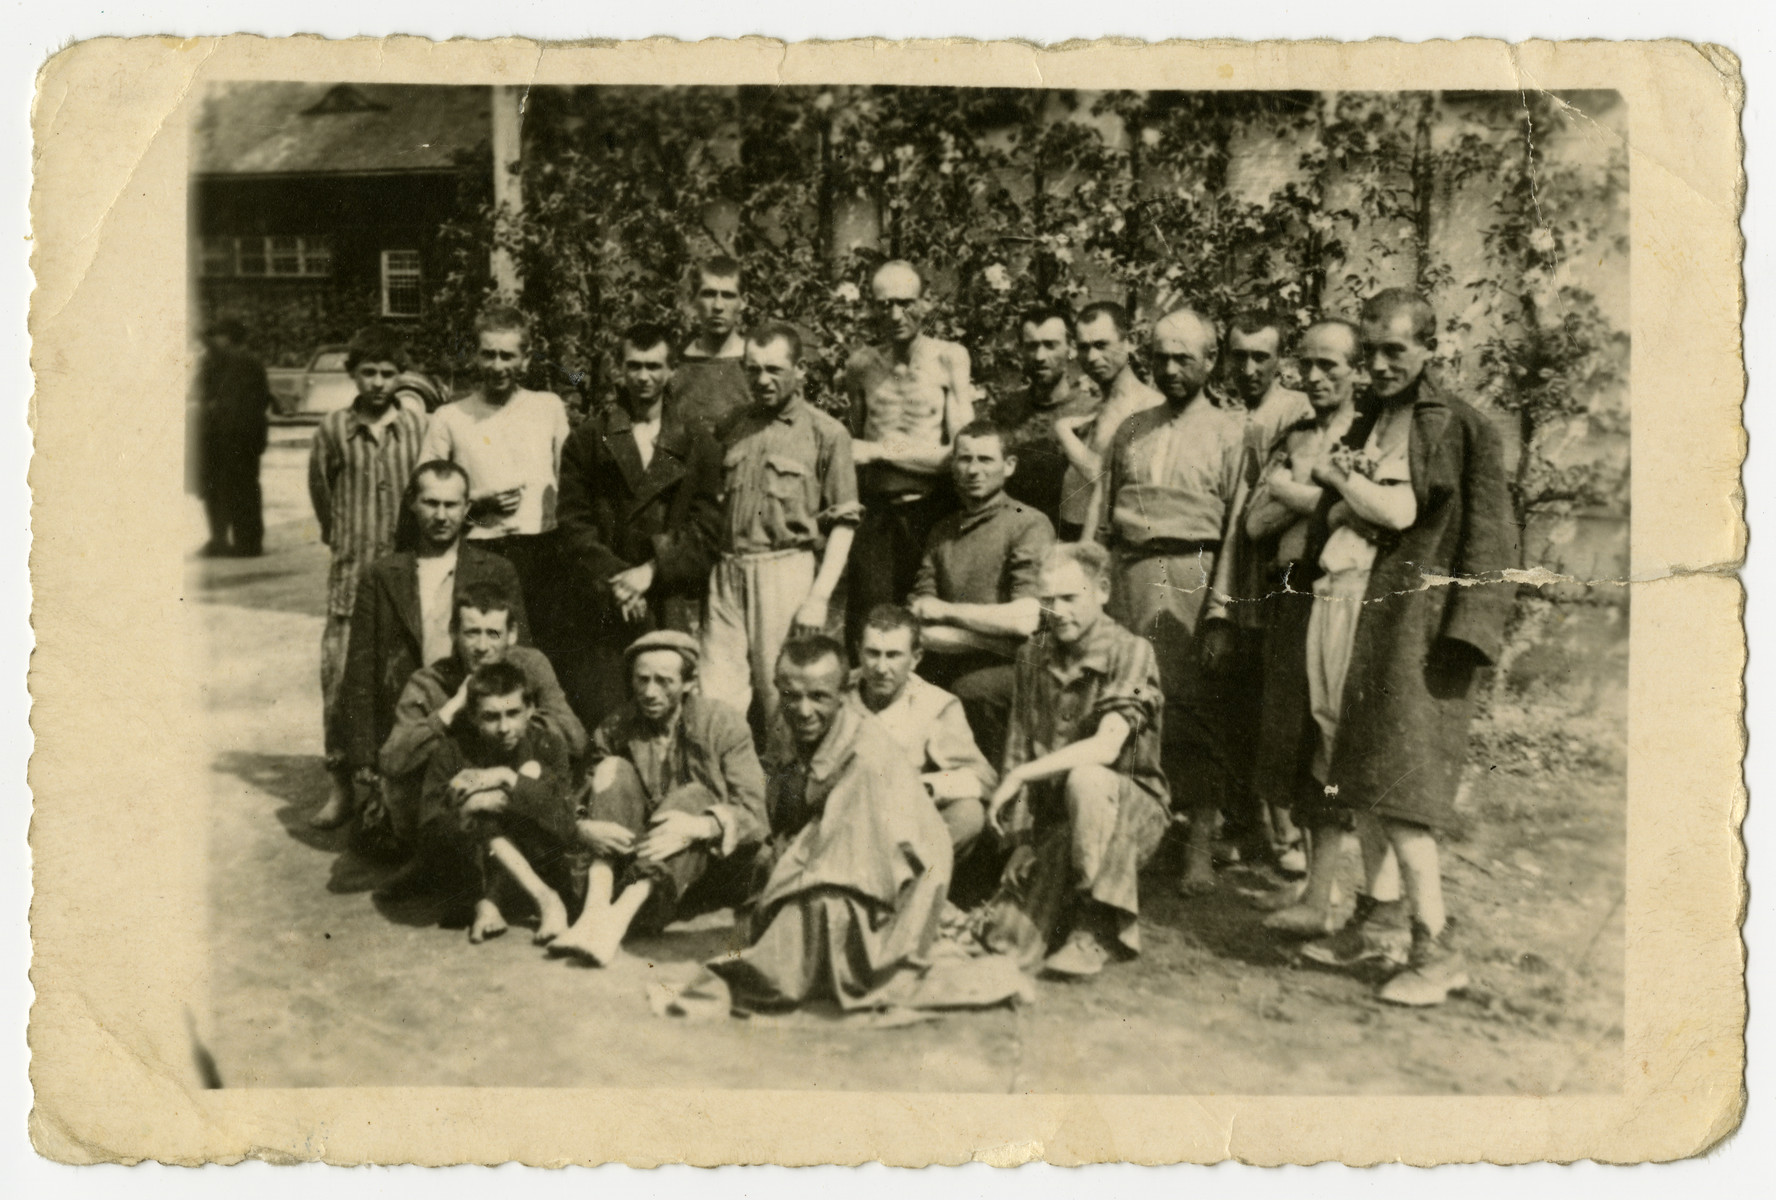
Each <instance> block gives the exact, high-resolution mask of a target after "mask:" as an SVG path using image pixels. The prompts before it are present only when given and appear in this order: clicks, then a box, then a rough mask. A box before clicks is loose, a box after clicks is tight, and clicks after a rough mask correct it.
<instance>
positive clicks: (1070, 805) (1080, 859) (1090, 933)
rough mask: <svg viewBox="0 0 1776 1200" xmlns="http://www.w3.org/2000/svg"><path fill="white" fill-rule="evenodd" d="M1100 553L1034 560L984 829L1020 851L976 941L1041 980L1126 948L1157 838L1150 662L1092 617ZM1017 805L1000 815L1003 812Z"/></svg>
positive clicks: (1080, 549) (1148, 648)
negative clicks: (1038, 630)
mask: <svg viewBox="0 0 1776 1200" xmlns="http://www.w3.org/2000/svg"><path fill="white" fill-rule="evenodd" d="M1109 566H1110V564H1109V555H1108V554H1107V552H1106V551H1105V550H1104V549H1103V548H1102V547H1101V546H1097V545H1094V544H1092V543H1089V542H1064V543H1061V544H1059V545H1056V546H1055V547H1054V548H1053V549H1051V550H1050V551H1049V552H1048V556H1047V558H1046V559H1045V560H1044V561H1043V565H1042V575H1041V596H1042V607H1043V611H1044V614H1045V621H1046V624H1047V629H1046V631H1045V632H1044V633H1042V634H1041V635H1039V636H1038V637H1036V638H1033V639H1031V641H1030V644H1029V645H1028V646H1026V647H1025V650H1024V653H1023V654H1022V655H1021V656H1020V657H1019V659H1018V665H1017V683H1016V687H1015V691H1014V698H1013V701H1012V714H1011V728H1010V733H1009V737H1008V738H1007V741H1006V745H1005V777H1004V779H1002V780H1001V781H1000V783H999V787H998V790H996V791H995V792H994V793H993V798H992V799H991V800H990V801H989V802H988V804H987V823H988V824H990V825H992V826H993V827H994V829H995V830H998V831H1000V832H1001V833H1005V832H1007V830H1008V829H1010V830H1012V836H1013V837H1014V839H1015V840H1018V841H1021V842H1023V843H1025V844H1023V845H1020V846H1019V848H1018V849H1016V850H1014V851H1013V853H1012V857H1011V861H1010V862H1008V863H1007V864H1006V867H1005V874H1004V877H1003V880H1002V882H1001V885H1000V891H999V895H998V896H997V897H996V898H995V899H994V900H993V902H992V904H991V905H990V907H989V909H988V913H987V920H986V925H985V928H984V930H983V933H982V940H983V941H984V942H985V943H986V944H987V945H988V946H989V947H991V948H993V949H995V950H1001V951H1005V952H1008V953H1012V954H1015V955H1016V956H1017V957H1018V959H1019V961H1020V962H1021V963H1022V964H1024V965H1026V966H1031V965H1034V963H1035V962H1036V960H1037V959H1038V958H1040V957H1041V956H1042V955H1044V954H1045V953H1047V951H1048V950H1049V948H1050V947H1051V946H1052V945H1053V944H1054V942H1055V941H1056V940H1057V937H1058V935H1060V934H1062V933H1065V934H1066V935H1067V941H1066V944H1065V945H1064V946H1062V947H1061V948H1060V949H1059V950H1057V951H1055V952H1054V953H1052V954H1048V956H1047V960H1046V962H1045V963H1044V965H1045V966H1046V968H1047V969H1048V971H1049V972H1050V973H1051V974H1055V975H1061V976H1068V977H1076V978H1077V977H1085V976H1090V975H1096V974H1097V973H1098V972H1099V971H1101V970H1103V968H1104V964H1105V963H1106V962H1108V961H1110V959H1111V958H1112V956H1114V955H1118V954H1121V955H1125V956H1126V955H1132V954H1134V953H1136V952H1137V951H1138V950H1139V948H1140V940H1139V923H1138V920H1137V914H1138V912H1139V906H1138V904H1137V903H1136V875H1137V873H1138V872H1139V871H1140V869H1141V866H1142V864H1144V863H1145V862H1146V861H1147V860H1148V859H1149V858H1151V857H1152V856H1153V853H1154V851H1155V850H1157V849H1158V848H1159V841H1160V837H1161V836H1162V835H1163V834H1164V833H1165V828H1166V822H1167V815H1166V813H1167V809H1168V807H1169V804H1170V789H1169V788H1168V786H1167V784H1166V777H1165V773H1164V772H1163V771H1162V770H1161V769H1160V758H1159V745H1160V714H1161V710H1162V707H1163V703H1164V702H1163V699H1162V697H1161V695H1160V690H1159V667H1158V665H1157V664H1156V663H1155V661H1154V658H1153V647H1152V645H1151V644H1150V643H1149V642H1148V641H1147V640H1146V639H1144V638H1139V637H1136V636H1135V635H1134V634H1132V633H1130V632H1128V631H1127V630H1126V629H1124V628H1122V626H1120V625H1118V624H1117V623H1116V622H1115V621H1112V620H1111V619H1110V618H1109V617H1108V616H1106V615H1105V614H1104V605H1105V604H1106V603H1107V602H1108V600H1109V595H1110V591H1109V589H1110V579H1109ZM1014 809H1021V810H1022V812H1021V814H1020V816H1019V819H1017V820H1015V821H1014V820H1012V819H1011V817H1012V810H1014Z"/></svg>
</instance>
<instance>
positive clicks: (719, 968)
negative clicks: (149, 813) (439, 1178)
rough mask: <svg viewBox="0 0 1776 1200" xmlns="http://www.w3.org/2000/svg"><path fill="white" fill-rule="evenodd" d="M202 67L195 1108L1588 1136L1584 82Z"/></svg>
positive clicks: (1606, 298)
mask: <svg viewBox="0 0 1776 1200" xmlns="http://www.w3.org/2000/svg"><path fill="white" fill-rule="evenodd" d="M200 86H201V87H202V89H203V90H202V93H201V98H200V99H199V100H198V101H197V103H196V104H195V107H194V109H193V111H194V114H195V120H194V123H193V125H192V128H191V137H190V147H189V150H190V163H189V188H188V208H189V237H188V244H187V251H188V260H189V272H190V277H189V293H188V301H189V303H188V331H189V338H190V344H191V346H192V347H193V361H194V362H195V364H196V366H195V370H194V371H193V374H192V379H191V385H190V392H189V400H188V405H187V419H188V427H189V438H188V445H187V487H188V491H189V493H190V495H189V497H188V498H187V500H186V508H185V513H186V518H187V519H186V522H185V525H184V526H183V527H182V528H183V536H184V538H185V543H184V545H183V546H182V547H181V549H182V550H183V551H184V552H185V553H187V554H188V555H189V561H188V562H187V564H186V584H185V598H186V599H187V601H192V602H195V604H196V605H197V612H198V613H199V620H200V621H201V623H202V628H203V633H204V646H205V653H204V658H203V661H202V662H201V663H200V665H199V670H200V671H201V673H202V676H203V679H202V688H203V695H204V703H205V705H206V709H205V711H204V712H203V714H202V716H201V722H202V725H203V729H202V733H203V735H204V737H205V739H206V741H207V745H208V746H209V750H208V752H207V756H208V760H207V765H208V776H207V785H208V794H207V797H206V800H205V803H206V811H207V813H208V817H207V839H208V840H207V849H206V851H205V853H206V856H207V869H208V877H207V883H206V888H207V895H208V916H207V930H206V935H205V936H206V937H207V952H208V955H209V967H208V975H207V987H208V1001H209V1005H208V1011H207V1012H206V1013H202V1014H197V1017H196V1019H195V1020H194V1023H193V1027H194V1029H195V1030H196V1031H197V1032H196V1034H195V1035H194V1037H195V1046H194V1051H195V1053H196V1054H197V1056H198V1061H199V1063H200V1067H201V1070H202V1073H203V1076H204V1080H205V1082H206V1084H207V1085H208V1086H211V1087H224V1088H230V1089H234V1088H337V1087H398V1086H416V1085H427V1086H502V1087H558V1088H559V1087H575V1088H591V1087H602V1088H660V1087H671V1088H749V1089H761V1088H762V1089H773V1090H784V1091H793V1090H819V1091H822V1092H840V1091H859V1092H881V1093H905V1092H945V1093H1001V1094H1008V1093H1009V1094H1016V1095H1025V1094H1044V1093H1102V1094H1119V1095H1142V1094H1148V1095H1151V1094H1173V1095H1189V1094H1204V1093H1237V1094H1246V1095H1252V1094H1294V1095H1354V1094H1364V1095H1392V1096H1399V1095H1491V1096H1536V1097H1549V1096H1568V1095H1599V1094H1602V1095H1609V1094H1620V1093H1621V1091H1622V1089H1623V1087H1624V1073H1625V1071H1626V1070H1627V1069H1628V1063H1627V1060H1626V1056H1625V1052H1624V1024H1625V1020H1626V1018H1625V1012H1624V988H1625V982H1624V972H1625V965H1624V964H1625V932H1624V929H1625V926H1624V920H1625V918H1624V901H1625V897H1626V890H1627V856H1626V846H1627V841H1626V830H1627V823H1628V820H1627V818H1628V805H1627V788H1626V775H1627V763H1628V707H1629V692H1628V672H1629V645H1628V631H1629V606H1630V592H1629V588H1628V586H1627V583H1628V580H1629V578H1630V561H1629V532H1630V504H1629V494H1630V462H1629V434H1630V423H1629V403H1628V395H1629V382H1630V359H1631V354H1630V326H1631V322H1630V313H1629V282H1630V228H1631V226H1630V204H1629V182H1630V180H1629V171H1630V155H1629V152H1628V147H1629V144H1630V137H1631V133H1632V130H1633V122H1634V117H1635V113H1634V112H1632V111H1630V107H1629V105H1628V104H1627V103H1626V102H1625V101H1624V99H1623V97H1622V96H1621V95H1620V94H1619V93H1618V92H1617V91H1615V90H1608V89H1595V90H1527V91H1526V90H1516V89H1512V90H1442V91H1438V90H1412V91H1372V90H1368V91H1334V90H1241V89H1231V90H1219V91H1201V90H1196V91H1178V90H1169V91H1168V90H1085V89H1069V88H1050V89H1042V90H1036V89H1016V88H1004V87H961V86H941V87H939V86H927V87H920V86H887V85H866V84H844V85H839V84H834V85H801V84H798V85H793V86H769V87H767V86H751V85H745V86H717V85H703V86H626V85H617V84H608V83H607V84H591V83H588V84H585V85H578V86H574V85H566V84H557V83H551V84H548V85H537V86H529V87H521V86H505V85H481V84H474V83H460V84H397V83H387V82H369V81H364V80H344V79H342V80H340V81H337V82H325V81H323V82H314V81H302V82H282V81H277V80H267V79H254V80H243V81H229V82H209V83H206V84H202V85H200ZM1636 169H1639V168H1638V167H1637V168H1636Z"/></svg>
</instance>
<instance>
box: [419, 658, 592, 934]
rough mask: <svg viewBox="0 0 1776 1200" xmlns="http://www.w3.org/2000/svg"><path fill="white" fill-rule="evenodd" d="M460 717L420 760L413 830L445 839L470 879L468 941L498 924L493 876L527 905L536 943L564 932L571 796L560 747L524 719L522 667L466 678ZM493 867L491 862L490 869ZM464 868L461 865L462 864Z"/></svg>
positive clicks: (532, 710) (532, 703)
mask: <svg viewBox="0 0 1776 1200" xmlns="http://www.w3.org/2000/svg"><path fill="white" fill-rule="evenodd" d="M465 711H466V713H467V716H468V720H467V721H462V722H458V723H457V725H456V726H455V727H454V728H453V730H452V733H451V736H450V737H447V738H445V739H444V740H443V742H442V743H440V745H439V747H438V751H437V753H435V754H433V755H432V758H431V761H430V762H429V763H428V764H427V766H426V777H425V786H424V789H423V790H422V792H421V795H422V797H423V804H424V811H423V812H422V814H421V817H420V836H421V838H422V839H424V841H425V842H426V843H428V844H440V845H448V846H450V847H452V849H453V852H454V855H453V856H454V858H455V861H456V864H457V869H456V871H455V872H454V873H455V874H457V875H459V876H463V875H467V876H468V877H469V879H472V880H473V883H472V885H471V888H470V889H469V890H470V892H471V894H473V895H476V896H477V897H478V899H477V900H476V901H475V915H474V917H473V918H472V920H471V921H470V924H469V941H471V942H476V943H479V942H484V941H486V940H487V939H488V938H492V937H498V936H499V935H500V934H502V933H504V932H505V931H506V918H505V914H504V913H503V912H502V911H501V910H500V905H499V899H498V897H499V892H500V878H499V876H500V874H501V873H502V872H503V873H504V874H505V875H507V876H509V877H510V878H511V879H512V881H513V882H514V883H516V884H517V885H518V886H519V887H520V888H521V889H522V890H523V891H524V893H525V895H526V896H528V897H529V898H530V901H531V903H532V904H534V905H535V906H536V910H537V927H536V933H535V935H534V936H533V937H532V938H531V940H532V941H533V942H535V943H536V944H537V945H539V946H541V945H547V944H548V943H549V942H551V941H553V940H554V939H555V938H557V937H559V936H560V935H561V934H563V933H565V932H566V931H567V903H566V901H565V900H564V899H563V898H562V897H563V895H564V893H565V894H571V892H572V890H573V875H572V864H571V860H570V859H569V852H570V851H571V849H572V847H573V833H574V827H573V801H572V799H571V797H570V790H571V788H572V780H571V778H570V777H569V767H568V754H567V748H566V747H565V746H563V745H562V744H561V739H559V738H558V737H556V736H555V735H554V734H553V733H551V732H549V730H547V729H546V728H544V727H543V726H542V725H540V724H538V723H537V722H536V721H535V720H534V719H533V718H534V717H535V715H536V697H535V696H533V695H532V694H531V692H530V687H529V685H528V684H527V683H526V682H525V679H524V672H523V671H521V670H519V669H518V668H517V667H516V666H515V665H513V664H512V663H509V662H495V663H489V664H487V665H486V666H484V667H480V668H478V669H477V670H476V671H475V673H474V674H473V675H470V676H469V682H468V700H467V707H466V709H465ZM496 867H497V868H498V869H497V870H496V869H495V868H496ZM464 868H467V870H465V869H464Z"/></svg>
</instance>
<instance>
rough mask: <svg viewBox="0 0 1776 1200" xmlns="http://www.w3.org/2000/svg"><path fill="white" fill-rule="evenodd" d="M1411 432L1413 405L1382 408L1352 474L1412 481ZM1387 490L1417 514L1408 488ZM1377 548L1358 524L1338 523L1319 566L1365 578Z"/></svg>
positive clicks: (1391, 481) (1377, 479) (1395, 481)
mask: <svg viewBox="0 0 1776 1200" xmlns="http://www.w3.org/2000/svg"><path fill="white" fill-rule="evenodd" d="M1411 434H1412V405H1410V404H1395V405H1390V406H1389V407H1387V408H1384V409H1383V410H1382V411H1381V413H1380V415H1379V416H1377V417H1376V418H1375V424H1374V425H1373V426H1371V427H1370V429H1369V436H1368V438H1367V439H1365V440H1364V442H1363V454H1362V459H1361V465H1360V468H1359V469H1358V470H1357V471H1355V472H1354V473H1357V474H1361V475H1365V476H1367V477H1368V478H1370V479H1373V480H1374V481H1375V482H1376V483H1384V484H1395V485H1400V484H1408V485H1409V484H1411V482H1412V465H1411V453H1410V450H1411ZM1389 490H1390V492H1391V493H1392V494H1393V496H1394V497H1395V498H1397V500H1398V502H1399V503H1401V504H1402V505H1405V504H1410V505H1411V512H1412V515H1413V517H1416V515H1417V511H1418V501H1417V500H1416V499H1415V498H1414V497H1413V495H1412V489H1411V487H1409V486H1407V487H1397V488H1390V489H1389ZM1402 515H1405V514H1404V513H1402ZM1411 523H1412V522H1411V520H1408V521H1406V524H1408V525H1410V524H1411ZM1376 551H1377V546H1376V543H1375V539H1374V537H1373V536H1371V534H1370V532H1369V531H1368V530H1366V529H1365V528H1364V527H1363V526H1362V525H1361V524H1360V523H1359V524H1357V525H1340V526H1339V527H1338V528H1337V529H1334V530H1333V531H1332V534H1331V536H1330V537H1328V538H1327V539H1326V545H1325V546H1324V548H1322V549H1321V550H1320V569H1321V570H1322V571H1324V572H1326V574H1328V575H1340V574H1344V573H1347V572H1361V573H1362V575H1363V578H1365V579H1367V578H1368V575H1369V572H1370V570H1372V569H1373V568H1374V566H1375V555H1376Z"/></svg>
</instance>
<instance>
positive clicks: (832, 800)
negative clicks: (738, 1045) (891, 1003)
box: [708, 635, 951, 1009]
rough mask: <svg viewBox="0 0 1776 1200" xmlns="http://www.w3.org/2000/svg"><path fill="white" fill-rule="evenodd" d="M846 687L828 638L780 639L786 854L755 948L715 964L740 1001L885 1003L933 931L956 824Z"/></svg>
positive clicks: (840, 651) (913, 969) (780, 815)
mask: <svg viewBox="0 0 1776 1200" xmlns="http://www.w3.org/2000/svg"><path fill="white" fill-rule="evenodd" d="M845 682H846V668H845V650H844V647H842V646H841V645H839V643H838V642H836V641H834V640H833V639H832V638H830V637H826V636H824V635H813V636H808V637H802V638H797V639H792V640H790V641H788V642H785V643H784V645H783V649H782V651H781V653H780V655H779V657H778V660H777V679H776V689H777V693H778V695H779V696H780V697H781V704H780V707H779V720H781V721H782V722H783V723H784V724H785V725H786V726H787V737H786V738H785V739H783V740H784V743H785V744H786V745H787V747H788V750H787V758H786V759H785V760H781V761H773V762H771V763H769V764H767V780H768V783H767V787H768V792H767V808H768V810H769V812H770V814H771V825H772V844H773V847H774V848H778V853H777V854H776V855H775V865H774V867H773V869H772V871H771V875H770V878H769V880H768V881H767V882H766V884H765V887H764V891H763V892H762V894H760V896H759V897H758V900H757V902H756V904H755V905H754V907H753V915H752V937H751V944H750V945H748V947H747V948H746V949H745V950H742V951H740V952H739V953H737V954H728V955H723V956H722V957H721V958H719V959H716V960H715V961H713V962H711V963H709V964H708V965H709V969H710V971H712V972H713V973H715V974H716V975H719V976H720V977H721V978H722V979H724V980H725V981H726V982H727V985H728V988H729V990H730V993H731V997H732V1002H733V1003H734V1004H735V1005H737V1006H739V1007H742V1008H782V1007H792V1006H794V1005H797V1004H801V1003H803V1002H805V1001H808V1000H813V999H830V1000H834V1001H836V1002H837V1003H838V1004H839V1005H840V1006H841V1007H842V1008H845V1009H859V1008H877V1007H881V1006H882V1005H883V1004H884V1003H885V997H889V996H890V995H896V996H897V995H899V993H900V990H901V989H902V988H905V989H909V990H910V989H911V988H912V987H913V986H914V985H916V984H917V983H918V981H919V979H920V977H921V976H922V975H923V974H924V971H925V969H926V966H927V962H926V954H927V952H928V951H929V950H930V948H931V945H932V943H933V942H934V941H935V940H936V937H937V925H938V914H939V910H940V909H941V908H942V906H943V901H944V893H945V889H946V887H947V886H948V884H949V880H950V864H951V853H950V838H949V833H948V830H946V829H945V827H944V823H943V821H942V819H940V818H939V817H938V815H937V809H936V808H935V807H934V806H933V805H932V803H931V801H930V799H929V798H928V797H927V796H926V793H925V788H924V787H923V786H921V784H920V783H919V776H918V774H917V773H916V772H915V771H914V770H913V768H912V767H911V766H909V765H908V764H907V756H906V752H905V751H904V750H902V749H901V747H900V746H898V745H896V744H895V743H894V739H893V738H892V737H891V736H890V735H889V733H888V731H887V730H886V729H885V728H883V726H882V725H881V723H880V722H878V721H875V720H873V719H871V718H870V717H869V716H867V715H866V714H865V713H864V712H863V711H861V710H860V709H859V708H855V707H851V706H848V705H847V704H846V703H845ZM891 985H898V986H896V987H894V990H893V991H892V992H890V991H889V989H890V987H891Z"/></svg>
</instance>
